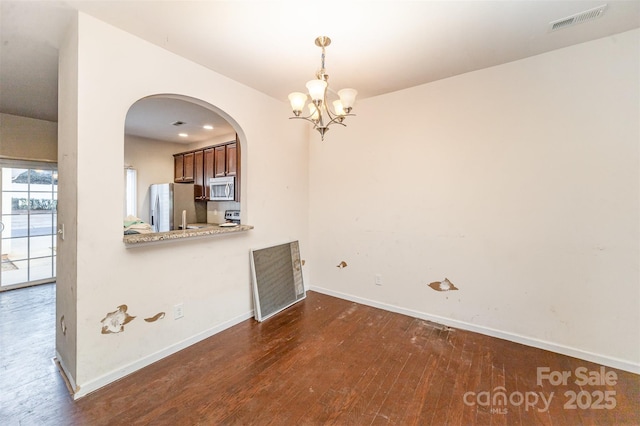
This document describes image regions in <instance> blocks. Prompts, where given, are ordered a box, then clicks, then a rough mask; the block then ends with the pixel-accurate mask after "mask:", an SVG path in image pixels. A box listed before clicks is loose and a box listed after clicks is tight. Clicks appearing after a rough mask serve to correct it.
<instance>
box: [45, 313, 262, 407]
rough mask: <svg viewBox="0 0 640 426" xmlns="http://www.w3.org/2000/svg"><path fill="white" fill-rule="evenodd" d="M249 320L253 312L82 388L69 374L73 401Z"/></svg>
mask: <svg viewBox="0 0 640 426" xmlns="http://www.w3.org/2000/svg"><path fill="white" fill-rule="evenodd" d="M249 318H253V310H252V311H249V312H247V313H244V314H242V315H239V316H237V317H235V318H232V319H230V320H229V321H226V322H224V323H222V324H219V325H217V326H216V327H213V328H210V329H209V330H206V331H204V332H202V333H200V334H196V335H195V336H192V337H190V338H188V339H185V340H183V341H181V342H178V343H176V344H175V345H173V346H169V347H168V348H165V349H162V350H160V351H158V352H155V353H153V354H151V355H149V356H146V357H144V358H141V359H138V360H136V361H134V362H132V363H131V364H128V365H125V366H124V367H121V368H119V369H117V370H114V371H111V372H109V373H107V374H105V375H103V376H101V377H98V378H97V379H94V380H91V381H90V382H88V383H83V384H82V386H77V385H76V384H75V383H74V382H73V381H72V378H71V376H70V375H69V374H66V375H67V378H68V379H69V381H70V383H71V384H72V387H73V389H75V393H74V394H73V399H78V398H82V397H83V396H86V395H88V394H89V393H91V392H94V391H96V390H98V389H100V388H101V387H103V386H105V385H108V384H109V383H111V382H114V381H116V380H119V379H122V378H123V377H125V376H127V375H129V374H131V373H133V372H135V371H138V370H140V369H141V368H144V367H146V366H148V365H151V364H153V363H154V362H156V361H160V360H161V359H163V358H166V357H168V356H169V355H173V354H174V353H176V352H178V351H181V350H182V349H185V348H187V347H189V346H191V345H193V344H196V343H198V342H200V341H202V340H204V339H207V338H209V337H211V336H213V335H215V334H218V333H220V332H221V331H224V330H226V329H228V328H230V327H233V326H234V325H237V324H239V323H241V322H242V321H245V320H248V319H249ZM58 359H60V357H58ZM61 365H62V368H63V369H65V367H64V365H63V364H61Z"/></svg>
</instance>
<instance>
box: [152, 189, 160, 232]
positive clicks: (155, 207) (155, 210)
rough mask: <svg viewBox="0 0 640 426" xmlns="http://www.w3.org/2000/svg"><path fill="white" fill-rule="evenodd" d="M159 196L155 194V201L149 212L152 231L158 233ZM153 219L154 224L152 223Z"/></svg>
mask: <svg viewBox="0 0 640 426" xmlns="http://www.w3.org/2000/svg"><path fill="white" fill-rule="evenodd" d="M159 204H160V195H159V194H156V199H155V200H154V202H153V210H151V226H153V230H154V231H155V232H158V230H159V228H158V227H159V226H160V218H159V216H160V205H159ZM154 219H155V223H154Z"/></svg>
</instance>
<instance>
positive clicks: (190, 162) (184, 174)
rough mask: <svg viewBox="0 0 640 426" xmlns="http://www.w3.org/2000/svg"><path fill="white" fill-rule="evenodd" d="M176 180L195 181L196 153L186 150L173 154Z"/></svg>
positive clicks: (183, 181)
mask: <svg viewBox="0 0 640 426" xmlns="http://www.w3.org/2000/svg"><path fill="white" fill-rule="evenodd" d="M173 170H174V178H173V181H174V182H179V183H185V182H193V179H194V176H193V172H194V153H193V152H185V153H181V154H175V155H174V156H173Z"/></svg>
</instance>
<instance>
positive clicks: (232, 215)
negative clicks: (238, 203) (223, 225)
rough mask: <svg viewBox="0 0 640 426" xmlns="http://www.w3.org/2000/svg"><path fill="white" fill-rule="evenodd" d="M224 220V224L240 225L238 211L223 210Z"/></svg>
mask: <svg viewBox="0 0 640 426" xmlns="http://www.w3.org/2000/svg"><path fill="white" fill-rule="evenodd" d="M224 220H225V221H226V222H230V223H237V224H240V210H225V212H224Z"/></svg>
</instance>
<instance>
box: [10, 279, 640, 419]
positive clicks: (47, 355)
mask: <svg viewBox="0 0 640 426" xmlns="http://www.w3.org/2000/svg"><path fill="white" fill-rule="evenodd" d="M54 293H55V289H54V286H53V285H43V286H38V287H32V288H27V289H21V290H14V291H9V292H5V293H0V424H2V425H14V424H15V425H18V424H20V425H134V424H135V425H138V424H144V425H146V424H153V425H318V424H335V425H369V424H391V425H430V424H433V425H445V424H450V425H473V424H482V425H489V424H491V425H517V424H524V425H537V424H540V425H592V424H594V425H595V424H597V425H640V402H639V401H640V376H638V375H635V374H631V373H628V372H623V371H620V370H614V369H611V368H604V372H605V373H606V374H608V376H609V378H608V380H609V383H608V384H605V385H600V384H594V383H587V384H583V385H582V386H580V384H579V383H578V384H576V383H575V381H576V380H578V382H579V381H580V380H581V378H582V377H583V376H588V374H591V376H588V377H591V378H592V380H596V378H595V373H596V372H597V373H598V374H599V373H600V372H601V369H600V366H598V365H595V364H592V363H589V362H586V361H581V360H577V359H574V358H570V357H566V356H561V355H558V354H554V353H551V352H547V351H543V350H539V349H534V348H530V347H527V346H522V345H518V344H515V343H510V342H507V341H504V340H500V339H495V338H491V337H487V336H483V335H480V334H475V333H470V332H466V331H462V330H454V329H448V328H446V327H442V326H439V325H437V324H433V323H429V322H426V321H422V320H418V319H415V318H410V317H407V316H403V315H399V314H395V313H390V312H386V311H382V310H379V309H375V308H371V307H367V306H363V305H358V304H355V303H352V302H348V301H344V300H341V299H336V298H333V297H329V296H325V295H322V294H319V293H314V292H309V293H308V297H307V299H305V300H304V301H302V302H300V303H298V304H296V305H294V306H293V307H291V308H289V309H287V310H286V311H284V312H282V313H280V314H278V315H277V316H274V317H272V318H270V319H268V320H267V321H265V322H264V323H258V322H256V321H254V320H248V321H245V322H243V323H241V324H239V325H237V326H235V327H233V328H231V329H229V330H226V331H224V332H222V333H219V334H218V335H216V336H213V337H211V338H209V339H206V340H205V341H202V342H200V343H198V344H196V345H193V346H191V347H189V348H187V349H185V350H183V351H181V352H179V353H177V354H175V355H173V356H170V357H168V358H166V359H164V360H162V361H159V362H157V363H155V364H153V365H151V366H149V367H147V368H144V369H142V370H140V371H138V372H136V373H134V374H131V375H130V376H128V377H126V378H124V379H122V380H119V381H117V382H116V383H113V384H111V385H109V386H107V387H105V388H103V389H101V390H99V391H96V392H94V393H92V394H90V395H88V396H86V397H84V398H82V399H80V400H78V401H75V402H74V401H73V400H72V399H71V397H70V396H69V394H68V392H67V389H66V387H65V384H64V381H63V380H62V377H61V376H60V374H59V372H58V371H57V369H56V367H55V365H54V363H53V362H52V358H53V357H54V341H55V336H54V322H55V303H54V300H53V299H54V297H55V294H54ZM538 367H548V372H549V375H550V377H551V378H552V379H555V378H556V373H558V374H559V373H560V372H565V371H567V372H570V373H571V377H570V378H569V379H568V380H567V384H566V385H564V384H557V383H556V384H554V383H553V380H551V381H550V380H547V379H544V380H542V383H540V384H538V383H537V382H538V377H537V368H538ZM581 368H584V369H585V371H583V370H581ZM613 374H615V375H616V376H617V380H616V382H615V384H613V383H612V380H613V378H612V375H613ZM573 395H575V400H573ZM549 399H550V403H549V404H547V403H546V402H545V401H549ZM491 402H493V403H494V404H493V405H491ZM574 407H575V408H574Z"/></svg>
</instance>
